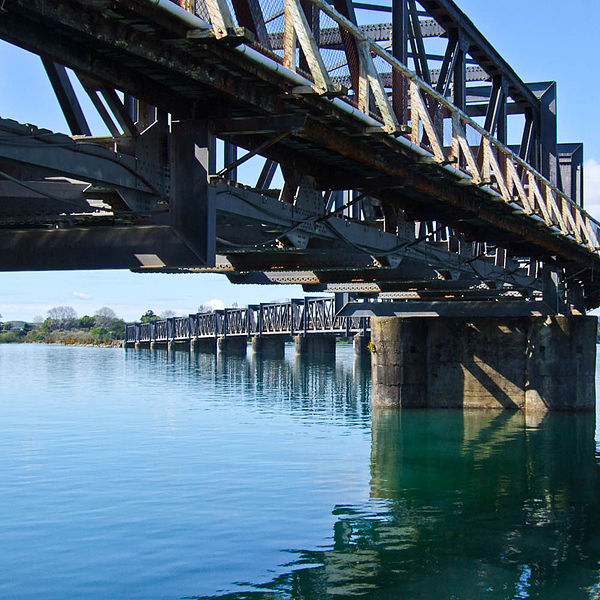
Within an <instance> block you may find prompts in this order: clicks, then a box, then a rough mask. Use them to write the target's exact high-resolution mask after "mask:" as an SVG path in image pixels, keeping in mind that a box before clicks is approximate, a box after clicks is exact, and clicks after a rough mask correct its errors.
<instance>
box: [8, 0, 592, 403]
mask: <svg viewBox="0 0 600 600" xmlns="http://www.w3.org/2000/svg"><path fill="white" fill-rule="evenodd" d="M0 39H3V40H5V41H7V42H9V43H12V44H15V45H17V46H20V47H22V48H24V49H26V50H29V51H31V52H33V53H35V54H38V55H39V56H40V58H41V61H42V63H43V66H44V69H45V71H46V73H47V76H48V78H49V81H50V83H51V85H52V88H53V89H54V92H55V94H56V99H57V102H58V103H59V104H60V107H61V109H62V111H63V113H64V116H65V120H66V122H67V124H68V127H69V130H70V131H69V134H66V133H61V132H52V131H48V130H45V129H41V128H38V127H35V126H34V125H31V124H22V123H18V122H15V121H13V120H11V119H9V118H7V116H6V115H4V117H5V118H2V119H0V179H1V180H2V181H0V199H1V202H0V249H1V252H0V269H2V270H54V269H102V268H126V269H133V270H136V271H142V272H147V273H152V272H173V273H176V272H177V273H181V272H188V273H202V272H220V273H224V274H226V275H227V276H228V277H229V278H230V280H231V281H234V282H236V283H265V284H271V283H292V282H296V283H301V284H303V285H304V287H305V290H307V291H309V292H335V293H338V294H345V295H346V296H345V297H344V301H343V302H338V304H339V312H338V316H340V317H366V316H368V317H372V318H373V321H372V326H373V343H374V346H375V348H376V351H375V355H374V356H375V358H374V365H376V369H375V370H374V385H375V389H376V390H378V392H377V394H375V396H374V401H375V402H376V403H380V404H382V405H393V406H413V405H435V404H436V403H441V404H443V405H451V404H452V400H451V399H450V396H451V395H452V394H455V395H456V393H457V390H461V393H462V394H463V396H464V397H465V398H469V400H468V402H467V403H472V404H473V405H491V404H494V402H496V403H497V402H498V398H499V397H500V398H508V399H509V400H507V401H504V402H501V404H502V405H503V406H511V407H512V406H513V405H514V407H517V408H521V407H527V408H529V409H532V410H533V409H547V408H590V407H591V406H592V404H593V402H594V393H593V387H594V386H593V374H594V373H593V371H594V366H593V362H594V361H593V357H594V355H595V327H596V325H595V319H593V318H591V317H586V316H585V313H586V311H587V310H589V309H591V308H595V307H597V306H599V305H600V282H599V279H598V277H597V272H598V267H600V262H599V260H600V256H599V250H600V246H599V244H598V222H597V221H595V220H594V219H593V218H592V217H591V216H590V215H589V214H587V213H586V212H585V210H584V208H583V185H582V181H583V179H582V177H583V174H582V169H583V151H582V147H581V144H578V143H568V144H559V143H558V141H557V138H556V116H557V115H556V85H555V83H554V82H551V81H550V82H533V83H525V82H523V81H522V79H521V78H520V77H519V75H518V74H517V73H516V72H515V71H514V70H513V68H512V67H511V66H510V65H509V64H508V63H507V62H506V61H505V60H504V59H503V58H502V56H501V55H500V54H499V53H498V52H497V51H496V50H495V49H494V48H493V46H492V45H491V44H490V42H489V41H488V40H486V39H485V37H484V36H483V35H482V34H481V33H480V32H479V31H478V29H477V28H476V26H475V25H474V24H473V23H472V22H471V20H470V19H469V18H468V16H467V15H465V14H464V13H463V12H462V11H461V10H460V9H459V7H458V6H457V5H456V4H455V3H454V2H453V1H452V0H418V1H417V0H391V2H389V3H388V4H385V5H384V4H376V3H374V2H367V1H364V2H363V1H353V0H330V1H327V0H180V1H179V2H173V1H171V0H4V2H2V6H1V12H0ZM24 93H27V91H26V90H24ZM83 96H85V97H86V98H87V100H86V104H83V103H82V101H81V99H82V97H83ZM88 109H92V110H93V111H95V113H96V115H97V119H96V120H100V121H101V122H102V123H103V129H102V131H92V129H93V128H92V127H91V125H90V124H91V123H92V120H91V119H90V115H89V110H88ZM0 111H1V108H0ZM0 115H1V113H0ZM473 332H475V334H473ZM443 348H446V350H442V349H443ZM492 350H493V351H492ZM590 357H591V358H590ZM442 366H443V369H442ZM440 370H443V371H444V372H445V373H446V374H447V376H445V377H443V378H442V380H443V382H444V383H442V384H440V385H438V386H437V387H436V386H435V385H433V384H432V382H434V381H435V380H436V379H438V375H437V374H436V373H437V371H440ZM446 389H448V390H451V391H452V393H450V392H449V393H446V392H444V390H446ZM449 394H450V395H449ZM463 400H464V399H463Z"/></svg>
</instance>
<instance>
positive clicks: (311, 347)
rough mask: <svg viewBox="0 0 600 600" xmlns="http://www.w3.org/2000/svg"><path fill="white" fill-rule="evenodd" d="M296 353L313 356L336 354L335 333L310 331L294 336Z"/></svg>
mask: <svg viewBox="0 0 600 600" xmlns="http://www.w3.org/2000/svg"><path fill="white" fill-rule="evenodd" d="M294 345H295V346H296V354H301V355H304V354H306V355H309V356H310V357H311V358H313V357H314V358H321V357H325V356H332V355H333V356H335V335H334V334H331V333H309V334H303V333H302V334H299V335H296V336H294Z"/></svg>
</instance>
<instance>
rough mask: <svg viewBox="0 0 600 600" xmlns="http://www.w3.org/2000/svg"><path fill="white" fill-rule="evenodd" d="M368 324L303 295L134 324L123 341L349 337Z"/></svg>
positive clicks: (330, 302) (322, 300)
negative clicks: (297, 336)
mask: <svg viewBox="0 0 600 600" xmlns="http://www.w3.org/2000/svg"><path fill="white" fill-rule="evenodd" d="M368 326H369V320H368V319H367V318H360V317H352V318H351V317H338V316H336V314H335V301H334V299H333V298H305V299H302V300H298V299H294V300H291V301H289V302H274V303H265V304H255V305H250V306H248V307H247V308H225V309H222V310H217V311H214V312H210V313H195V314H190V315H188V316H187V317H171V318H168V319H161V320H155V321H150V322H149V323H135V324H134V325H127V327H126V328H125V342H126V343H128V344H129V343H134V342H142V343H146V342H168V341H184V340H188V339H197V338H216V337H218V336H252V335H286V336H289V335H292V336H293V335H296V334H302V333H306V334H310V333H334V334H337V335H346V336H350V335H352V334H354V333H359V332H366V331H367V330H368Z"/></svg>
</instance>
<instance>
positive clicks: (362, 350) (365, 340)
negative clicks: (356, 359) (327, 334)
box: [352, 333, 371, 356]
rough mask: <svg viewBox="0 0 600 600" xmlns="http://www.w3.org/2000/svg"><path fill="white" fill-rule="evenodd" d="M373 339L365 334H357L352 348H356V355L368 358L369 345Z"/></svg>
mask: <svg viewBox="0 0 600 600" xmlns="http://www.w3.org/2000/svg"><path fill="white" fill-rule="evenodd" d="M370 342H371V337H370V336H369V335H365V334H364V333H357V334H356V335H355V336H354V338H353V339H352V346H353V347H354V354H355V355H357V356H366V355H368V354H369V343H370Z"/></svg>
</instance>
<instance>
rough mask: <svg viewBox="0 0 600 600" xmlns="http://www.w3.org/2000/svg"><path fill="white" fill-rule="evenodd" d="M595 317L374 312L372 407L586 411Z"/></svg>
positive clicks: (591, 388)
mask: <svg viewBox="0 0 600 600" xmlns="http://www.w3.org/2000/svg"><path fill="white" fill-rule="evenodd" d="M596 328H597V318H596V317H589V316H588V317H585V316H572V317H566V316H553V317H511V318H498V317H480V318H473V319H468V318H444V317H413V318H402V317H374V318H372V319H371V336H372V342H373V346H374V349H373V350H374V351H373V354H372V359H371V361H372V377H373V396H372V398H373V407H374V408H378V407H382V408H403V407H405V408H409V407H410V408H440V407H445V408H450V407H452V408H508V409H526V410H527V411H548V410H569V411H575V410H593V409H594V407H595V400H596V398H595V363H596Z"/></svg>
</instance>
